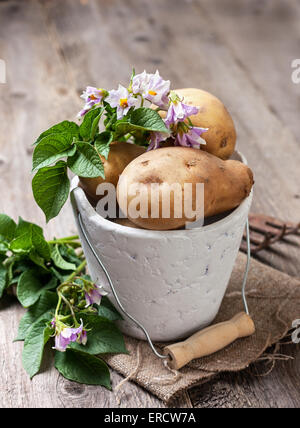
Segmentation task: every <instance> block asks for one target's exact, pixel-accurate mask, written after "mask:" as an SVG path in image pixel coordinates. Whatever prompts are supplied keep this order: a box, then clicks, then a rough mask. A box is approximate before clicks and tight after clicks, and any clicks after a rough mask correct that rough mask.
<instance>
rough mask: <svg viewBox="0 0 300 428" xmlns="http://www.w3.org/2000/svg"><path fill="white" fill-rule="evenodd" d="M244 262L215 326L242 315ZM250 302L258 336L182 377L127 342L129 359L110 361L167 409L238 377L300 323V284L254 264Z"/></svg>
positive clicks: (207, 359)
mask: <svg viewBox="0 0 300 428" xmlns="http://www.w3.org/2000/svg"><path fill="white" fill-rule="evenodd" d="M245 264H246V257H245V255H243V254H241V253H240V254H239V256H238V258H237V261H236V264H235V267H234V270H233V273H232V277H231V280H230V284H229V287H228V290H227V293H226V296H225V298H224V300H223V303H222V306H221V309H220V311H219V314H218V316H217V318H216V320H215V322H216V323H218V322H222V321H227V320H229V319H230V318H232V317H233V316H234V315H235V314H236V313H238V312H240V311H242V310H243V303H242V298H241V285H242V280H243V275H244V271H245ZM247 299H248V304H249V309H250V313H251V316H252V317H253V319H254V322H255V325H256V333H255V335H254V336H252V337H250V338H246V339H241V340H238V341H237V342H235V343H233V344H232V345H230V346H228V347H227V348H226V349H224V350H222V351H220V352H218V353H216V354H214V355H211V356H209V357H205V358H202V359H198V360H194V361H192V362H191V363H190V364H189V365H188V366H186V367H185V368H183V369H181V370H180V376H178V374H177V375H176V374H175V373H171V372H170V371H169V370H167V369H166V368H165V367H164V365H163V363H162V361H161V360H160V359H158V358H157V357H156V356H155V355H154V354H153V353H152V351H151V349H150V348H149V346H148V344H147V343H146V342H143V341H138V340H135V339H132V338H130V337H126V338H125V340H126V345H127V349H128V350H129V352H130V354H129V355H108V356H106V361H107V363H108V364H109V365H110V367H112V368H113V369H115V370H116V371H118V372H119V373H121V374H123V375H124V376H128V375H129V374H131V373H132V372H133V371H135V369H137V370H136V373H135V374H134V375H133V376H132V377H131V380H132V381H135V382H136V383H138V384H140V385H141V386H143V387H144V388H145V389H147V390H148V391H150V392H152V393H153V394H155V395H156V396H157V397H158V398H160V399H161V400H163V401H164V402H165V403H169V402H170V401H172V400H173V399H175V398H176V397H177V396H179V395H180V394H181V393H182V392H183V391H184V390H187V389H188V388H190V387H191V386H195V385H198V384H201V383H204V382H207V381H209V380H210V379H211V378H212V377H214V376H215V375H216V374H218V373H220V372H224V371H227V372H230V371H232V372H233V371H239V370H243V369H245V368H246V367H248V366H249V365H250V364H251V363H253V362H255V361H257V360H258V359H259V358H260V357H261V356H262V355H263V354H264V352H265V351H266V349H267V348H268V347H270V346H271V345H273V344H275V343H277V342H278V341H280V340H281V339H282V338H283V337H285V336H286V335H287V334H288V332H289V330H290V329H291V328H292V323H293V321H294V320H295V319H300V281H299V280H297V279H295V278H292V277H290V276H288V275H286V274H284V273H281V272H279V271H277V270H275V269H272V268H270V267H268V266H266V265H263V264H261V263H259V262H257V261H256V260H252V262H251V268H250V272H249V279H248V284H247Z"/></svg>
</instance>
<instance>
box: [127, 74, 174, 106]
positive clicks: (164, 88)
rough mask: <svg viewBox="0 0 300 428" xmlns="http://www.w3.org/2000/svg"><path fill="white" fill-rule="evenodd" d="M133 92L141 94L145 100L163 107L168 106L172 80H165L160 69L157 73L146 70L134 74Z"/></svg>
mask: <svg viewBox="0 0 300 428" xmlns="http://www.w3.org/2000/svg"><path fill="white" fill-rule="evenodd" d="M132 92H133V93H134V94H140V95H141V96H142V97H143V98H144V99H145V100H148V101H150V102H151V103H153V104H155V105H157V106H159V107H161V108H167V105H168V102H169V100H168V94H169V92H170V81H169V80H163V78H162V77H161V76H160V75H159V72H158V70H157V71H156V73H155V74H148V73H146V71H144V72H143V73H141V74H137V75H136V76H134V78H133V80H132Z"/></svg>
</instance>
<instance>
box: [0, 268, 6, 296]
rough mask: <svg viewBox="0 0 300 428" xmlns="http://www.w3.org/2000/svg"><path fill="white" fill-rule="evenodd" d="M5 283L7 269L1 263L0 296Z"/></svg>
mask: <svg viewBox="0 0 300 428" xmlns="http://www.w3.org/2000/svg"><path fill="white" fill-rule="evenodd" d="M6 285H7V269H6V267H5V266H4V265H3V263H1V264H0V298H1V297H2V296H3V292H4V290H5V288H6Z"/></svg>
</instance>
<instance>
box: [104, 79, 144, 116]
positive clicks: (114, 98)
mask: <svg viewBox="0 0 300 428" xmlns="http://www.w3.org/2000/svg"><path fill="white" fill-rule="evenodd" d="M105 101H106V102H107V103H108V104H109V105H110V106H111V107H113V108H115V107H117V118H118V119H122V117H123V116H126V114H127V113H128V111H129V110H130V108H131V107H137V105H138V100H137V98H135V97H134V96H133V95H132V94H131V93H130V92H129V91H128V89H126V88H124V86H122V85H119V88H118V89H117V90H114V89H113V90H111V91H109V93H108V97H107V98H106V99H105Z"/></svg>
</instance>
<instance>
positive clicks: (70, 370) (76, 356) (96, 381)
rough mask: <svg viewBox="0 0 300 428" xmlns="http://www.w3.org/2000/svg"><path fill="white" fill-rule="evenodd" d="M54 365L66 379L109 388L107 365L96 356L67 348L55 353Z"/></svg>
mask: <svg viewBox="0 0 300 428" xmlns="http://www.w3.org/2000/svg"><path fill="white" fill-rule="evenodd" d="M55 367H56V369H57V370H58V371H59V373H60V374H61V375H62V376H64V377H65V378H66V379H69V380H73V381H75V382H78V383H84V384H87V385H102V386H105V387H106V388H108V389H111V384H110V374H109V370H108V367H107V365H106V364H105V363H104V362H103V361H102V360H100V359H99V358H97V357H94V356H93V355H89V354H86V353H84V352H79V351H75V350H71V349H67V351H66V352H56V353H55Z"/></svg>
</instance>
